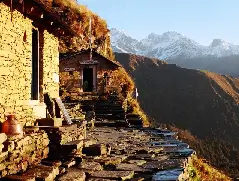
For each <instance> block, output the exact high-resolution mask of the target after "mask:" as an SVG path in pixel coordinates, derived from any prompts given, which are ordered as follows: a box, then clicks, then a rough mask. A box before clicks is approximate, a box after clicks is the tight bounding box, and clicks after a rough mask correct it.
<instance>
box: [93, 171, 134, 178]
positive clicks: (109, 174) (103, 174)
mask: <svg viewBox="0 0 239 181" xmlns="http://www.w3.org/2000/svg"><path fill="white" fill-rule="evenodd" d="M90 176H91V177H94V178H101V179H116V180H117V179H120V180H127V179H131V178H132V177H133V176H134V172H133V171H106V170H102V171H98V172H94V173H92V174H91V175H90Z"/></svg>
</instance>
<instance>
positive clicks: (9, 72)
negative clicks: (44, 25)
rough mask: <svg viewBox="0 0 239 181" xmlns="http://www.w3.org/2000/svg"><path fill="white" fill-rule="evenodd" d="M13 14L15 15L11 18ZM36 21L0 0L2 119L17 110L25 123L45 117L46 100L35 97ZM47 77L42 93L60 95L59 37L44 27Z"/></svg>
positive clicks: (43, 51) (0, 98)
mask: <svg viewBox="0 0 239 181" xmlns="http://www.w3.org/2000/svg"><path fill="white" fill-rule="evenodd" d="M11 16H12V18H11ZM32 28H33V25H32V20H30V19H28V18H27V17H24V16H23V15H22V14H21V13H20V12H18V11H16V10H14V11H13V12H12V15H11V11H10V7H8V6H6V5H5V4H3V3H0V90H1V93H0V118H1V119H0V121H1V122H2V121H4V114H5V113H8V112H16V117H17V119H18V120H19V121H20V122H21V123H22V124H23V125H25V124H27V125H32V124H33V122H34V120H35V118H40V117H45V104H44V103H42V100H41V101H39V100H37V101H35V100H34V101H32V100H31V76H32V67H31V66H32V62H31V60H32ZM42 34H43V35H42V37H43V43H42V45H40V46H42V64H43V72H44V73H43V76H42V77H43V80H42V81H41V82H42V85H41V96H40V97H43V94H44V93H45V92H49V93H50V95H51V96H52V97H58V89H59V83H58V72H59V68H58V66H59V57H58V44H59V43H58V39H57V38H56V37H54V35H52V34H50V33H48V31H47V30H45V29H43V30H42ZM40 56H41V55H40Z"/></svg>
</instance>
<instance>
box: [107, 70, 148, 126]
mask: <svg viewBox="0 0 239 181" xmlns="http://www.w3.org/2000/svg"><path fill="white" fill-rule="evenodd" d="M111 87H112V88H113V89H112V91H115V92H116V93H117V95H118V96H119V98H120V99H121V100H123V101H124V102H123V105H124V109H125V111H127V112H130V113H134V114H138V115H139V116H140V117H141V118H142V120H143V122H144V126H149V121H148V118H147V116H146V115H145V113H144V112H143V111H142V109H141V108H140V105H139V103H138V101H137V100H135V99H134V98H133V97H132V94H133V92H134V89H135V84H134V82H133V80H132V78H131V77H130V76H129V75H128V73H127V72H126V71H125V69H123V68H119V69H118V70H116V71H114V72H113V75H112V84H111Z"/></svg>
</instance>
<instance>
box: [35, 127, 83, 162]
mask: <svg viewBox="0 0 239 181" xmlns="http://www.w3.org/2000/svg"><path fill="white" fill-rule="evenodd" d="M40 129H44V131H46V132H47V134H48V137H49V140H50V145H49V150H50V152H49V158H57V159H58V158H60V157H61V156H65V155H68V154H69V153H70V152H69V150H68V149H65V147H64V146H65V145H66V144H68V143H71V142H74V141H78V140H83V139H85V137H86V125H85V124H83V123H79V124H72V125H69V126H62V127H41V128H40Z"/></svg>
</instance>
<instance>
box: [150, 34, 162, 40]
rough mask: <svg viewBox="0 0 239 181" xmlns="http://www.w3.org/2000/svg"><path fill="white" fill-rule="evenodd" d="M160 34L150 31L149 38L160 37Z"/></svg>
mask: <svg viewBox="0 0 239 181" xmlns="http://www.w3.org/2000/svg"><path fill="white" fill-rule="evenodd" d="M158 36H160V35H158V34H156V33H150V34H149V35H148V38H149V39H153V38H155V37H158Z"/></svg>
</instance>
